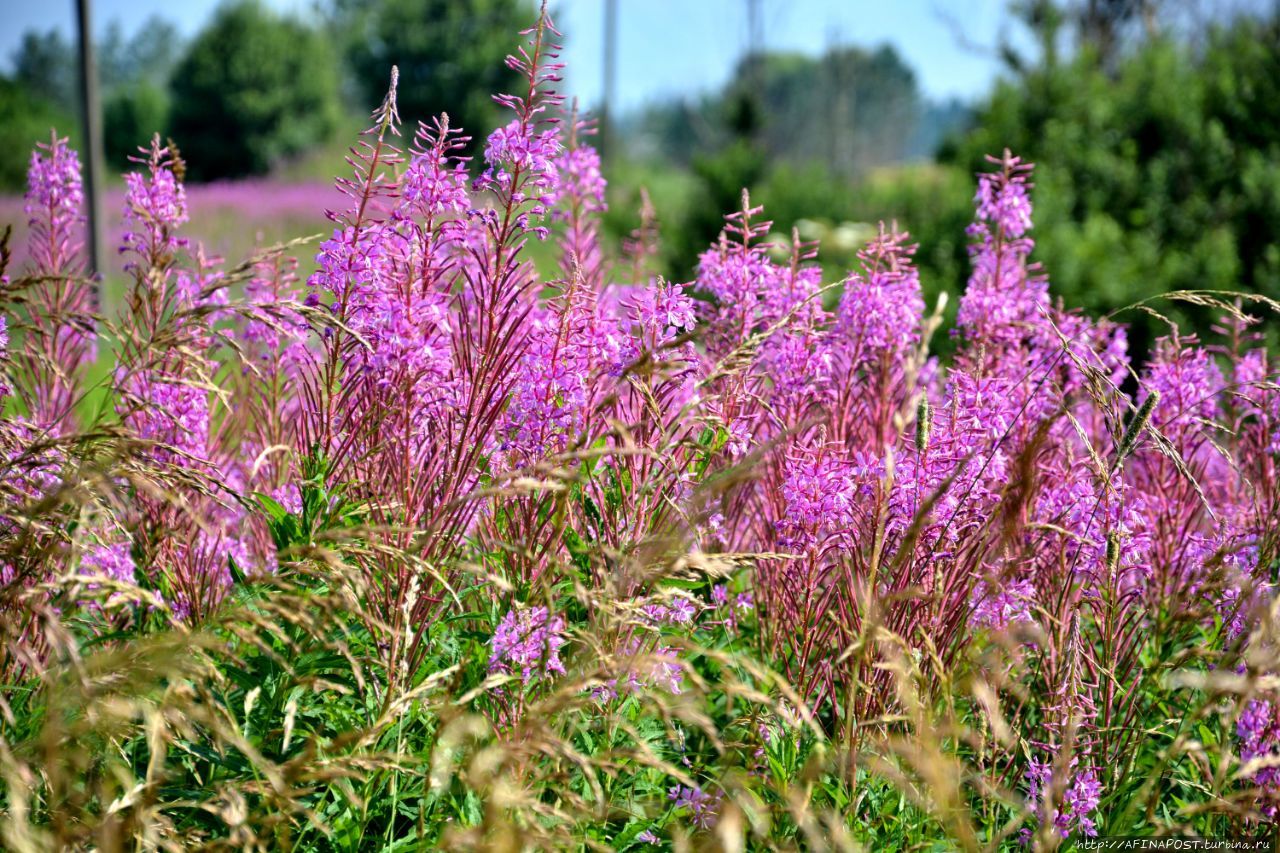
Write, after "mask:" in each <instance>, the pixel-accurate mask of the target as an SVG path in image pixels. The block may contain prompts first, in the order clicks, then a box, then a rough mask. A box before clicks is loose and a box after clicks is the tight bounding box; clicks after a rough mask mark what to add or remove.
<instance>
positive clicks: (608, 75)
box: [600, 0, 618, 159]
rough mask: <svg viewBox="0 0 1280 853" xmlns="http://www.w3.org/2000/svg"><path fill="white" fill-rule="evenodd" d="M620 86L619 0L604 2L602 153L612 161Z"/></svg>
mask: <svg viewBox="0 0 1280 853" xmlns="http://www.w3.org/2000/svg"><path fill="white" fill-rule="evenodd" d="M617 85H618V0H605V2H604V93H603V97H602V99H601V101H602V102H601V104H600V152H601V154H603V155H604V157H605V159H611V158H612V157H613V154H614V151H613V147H614V134H613V126H612V124H611V121H612V119H613V114H612V113H613V110H612V107H613V105H614V103H615V99H616V98H617V94H618V93H617V88H616V87H617Z"/></svg>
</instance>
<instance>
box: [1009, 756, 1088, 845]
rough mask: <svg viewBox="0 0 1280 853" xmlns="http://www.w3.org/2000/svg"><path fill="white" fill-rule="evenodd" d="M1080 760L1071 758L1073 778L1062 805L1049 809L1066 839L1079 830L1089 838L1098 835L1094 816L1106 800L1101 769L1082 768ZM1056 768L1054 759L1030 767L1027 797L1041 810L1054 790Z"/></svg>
mask: <svg viewBox="0 0 1280 853" xmlns="http://www.w3.org/2000/svg"><path fill="white" fill-rule="evenodd" d="M1079 761H1080V759H1079V758H1073V759H1072V760H1071V766H1070V771H1071V777H1070V779H1069V781H1068V782H1067V785H1066V790H1065V791H1063V793H1062V807H1061V808H1060V809H1058V808H1054V807H1053V806H1049V808H1048V812H1049V818H1050V820H1052V821H1053V825H1054V827H1055V828H1056V829H1057V830H1058V834H1059V835H1061V836H1062V837H1063V838H1068V837H1070V835H1071V834H1072V833H1073V832H1077V831H1078V832H1080V833H1082V834H1083V835H1087V836H1089V837H1092V836H1095V835H1097V834H1098V828H1097V825H1096V824H1095V823H1094V819H1093V817H1092V815H1093V813H1094V811H1095V810H1096V809H1097V808H1098V803H1099V802H1100V801H1101V800H1102V784H1101V782H1099V781H1098V773H1097V771H1096V770H1095V769H1094V768H1093V767H1091V766H1089V767H1085V768H1084V769H1083V770H1081V769H1080V768H1079ZM1053 771H1054V765H1053V763H1052V762H1048V761H1037V760H1035V759H1032V760H1031V764H1030V766H1029V767H1028V768H1027V798H1028V800H1029V801H1030V802H1031V804H1032V805H1033V806H1035V808H1036V809H1037V813H1042V812H1043V809H1044V798H1045V797H1047V796H1049V794H1050V792H1051V787H1052V783H1053Z"/></svg>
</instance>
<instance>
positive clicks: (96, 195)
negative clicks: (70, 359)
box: [76, 0, 106, 310]
mask: <svg viewBox="0 0 1280 853" xmlns="http://www.w3.org/2000/svg"><path fill="white" fill-rule="evenodd" d="M89 3H90V0H76V13H77V15H76V23H77V26H78V27H79V30H80V119H81V127H82V128H83V129H84V152H85V177H86V178H87V180H86V181H85V183H84V200H85V207H86V213H87V218H88V224H89V239H88V247H89V270H88V272H89V275H90V276H92V277H93V278H94V279H96V280H97V284H96V286H95V288H94V291H95V293H94V297H95V298H94V302H95V305H94V307H95V308H96V309H98V310H101V309H102V274H103V271H104V268H105V263H104V259H103V251H104V250H105V248H106V246H105V245H104V244H105V238H104V236H103V222H102V173H103V154H102V104H101V101H100V100H99V98H98V69H97V65H96V63H95V61H94V56H93V23H92V14H91V11H90V8H89Z"/></svg>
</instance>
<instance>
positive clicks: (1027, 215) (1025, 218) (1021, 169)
mask: <svg viewBox="0 0 1280 853" xmlns="http://www.w3.org/2000/svg"><path fill="white" fill-rule="evenodd" d="M993 162H998V163H1000V164H1001V166H1003V169H1002V170H1001V171H999V172H986V173H983V174H981V175H979V176H978V192H977V194H976V195H975V196H974V199H973V200H974V203H975V205H977V208H978V218H979V219H980V220H985V221H986V222H987V223H988V224H989V225H991V226H992V227H994V228H998V229H1000V230H1001V231H1002V232H1003V235H1004V236H1005V237H1007V238H1010V239H1017V238H1018V237H1021V236H1022V235H1023V234H1025V233H1027V232H1028V231H1030V230H1031V199H1030V198H1029V197H1028V196H1027V190H1029V189H1031V183H1030V182H1029V181H1028V178H1029V177H1030V175H1031V168H1032V167H1031V164H1030V163H1023V162H1022V160H1021V158H1018V157H1012V156H1010V155H1009V154H1008V153H1006V154H1005V157H1004V160H1003V161H998V160H993Z"/></svg>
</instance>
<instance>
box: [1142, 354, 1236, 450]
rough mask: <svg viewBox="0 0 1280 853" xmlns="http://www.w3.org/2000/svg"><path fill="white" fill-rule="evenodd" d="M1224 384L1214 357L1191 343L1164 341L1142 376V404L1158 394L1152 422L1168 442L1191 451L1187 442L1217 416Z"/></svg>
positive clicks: (1152, 413)
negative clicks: (1167, 438) (1155, 393)
mask: <svg viewBox="0 0 1280 853" xmlns="http://www.w3.org/2000/svg"><path fill="white" fill-rule="evenodd" d="M1225 385H1226V382H1225V380H1224V379H1223V377H1222V371H1221V370H1220V369H1219V368H1218V365H1217V363H1216V362H1215V361H1214V360H1213V356H1212V355H1210V354H1209V353H1208V352H1206V351H1205V350H1204V349H1201V348H1199V347H1196V346H1194V341H1190V342H1187V341H1186V340H1181V341H1180V340H1176V339H1171V338H1163V339H1161V340H1160V341H1158V342H1157V343H1156V348H1155V355H1154V357H1153V358H1152V360H1151V362H1150V363H1149V364H1148V365H1147V370H1146V372H1145V374H1144V375H1143V382H1142V386H1143V387H1142V393H1141V394H1140V395H1139V397H1138V403H1139V404H1141V403H1142V402H1143V401H1145V400H1146V398H1147V396H1148V395H1149V394H1150V393H1151V392H1153V391H1158V392H1159V394H1160V399H1159V402H1158V403H1156V406H1155V408H1154V409H1153V410H1152V412H1151V423H1152V424H1153V425H1154V426H1155V427H1156V428H1157V429H1159V430H1160V431H1161V432H1163V433H1165V435H1167V436H1168V437H1169V438H1170V440H1172V441H1174V442H1175V443H1177V444H1180V445H1181V448H1180V449H1183V450H1190V449H1192V447H1191V446H1190V444H1189V442H1191V441H1192V440H1194V439H1195V437H1197V436H1198V435H1199V434H1200V433H1201V432H1203V430H1204V429H1205V428H1206V422H1212V421H1213V420H1214V419H1215V417H1216V415H1217V414H1218V395H1219V394H1220V393H1222V391H1223V389H1224V387H1225Z"/></svg>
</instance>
